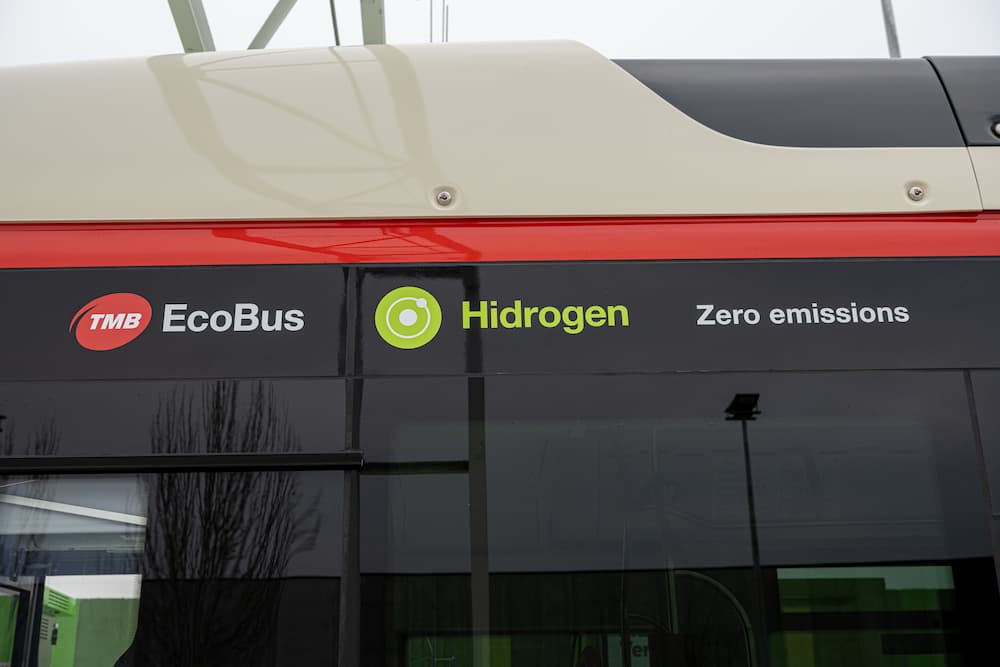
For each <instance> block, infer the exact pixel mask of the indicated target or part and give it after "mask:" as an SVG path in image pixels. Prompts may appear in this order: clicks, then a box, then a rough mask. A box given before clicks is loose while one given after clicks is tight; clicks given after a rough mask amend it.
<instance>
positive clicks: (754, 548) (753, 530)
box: [740, 419, 771, 665]
mask: <svg viewBox="0 0 1000 667" xmlns="http://www.w3.org/2000/svg"><path fill="white" fill-rule="evenodd" d="M740 426H741V427H742V430H743V466H744V469H745V470H746V478H747V505H748V509H749V510H750V551H751V554H752V557H753V571H754V578H755V579H756V580H757V601H758V603H759V606H758V611H759V613H760V627H761V633H762V635H763V639H764V641H762V642H761V643H760V645H759V650H760V656H759V661H758V662H759V664H761V665H770V664H771V658H770V655H769V654H770V650H769V646H768V642H767V620H766V619H767V606H766V605H765V604H764V571H763V569H762V568H761V566H760V545H759V544H758V540H757V507H756V503H755V502H754V493H753V471H752V469H751V467H750V437H749V435H748V433H747V420H746V419H740Z"/></svg>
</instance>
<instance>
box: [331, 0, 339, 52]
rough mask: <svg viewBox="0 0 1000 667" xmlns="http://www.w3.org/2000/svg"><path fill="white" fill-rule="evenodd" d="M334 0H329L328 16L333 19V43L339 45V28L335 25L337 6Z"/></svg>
mask: <svg viewBox="0 0 1000 667" xmlns="http://www.w3.org/2000/svg"><path fill="white" fill-rule="evenodd" d="M334 3H335V0H330V18H331V19H332V20H333V44H334V46H340V28H339V27H338V26H337V7H336V5H335V4H334Z"/></svg>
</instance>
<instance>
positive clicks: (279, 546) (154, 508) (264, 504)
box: [120, 381, 319, 667]
mask: <svg viewBox="0 0 1000 667" xmlns="http://www.w3.org/2000/svg"><path fill="white" fill-rule="evenodd" d="M151 438H152V445H153V451H154V452H155V453H158V454H163V453H193V452H210V453H239V452H243V453H251V452H295V451H298V450H299V449H300V447H299V442H298V437H297V435H296V433H295V430H294V428H293V426H292V425H291V424H290V423H289V421H288V418H287V414H286V412H285V411H284V410H283V409H282V407H281V406H280V405H279V404H278V403H277V401H276V399H275V395H274V392H273V390H272V388H271V386H270V385H269V384H265V383H262V382H254V383H241V382H239V381H218V382H208V383H205V384H204V385H203V386H202V388H201V390H200V391H194V392H192V391H187V390H182V391H176V392H174V393H173V394H172V395H171V396H170V397H169V398H168V399H167V400H164V401H163V402H162V403H161V404H160V406H159V408H158V410H157V413H156V415H155V417H154V419H153V423H152V428H151ZM149 489H150V494H149V499H150V507H149V523H148V528H147V530H148V534H147V539H146V549H145V559H144V561H145V562H144V568H143V584H142V596H141V603H140V612H139V626H138V634H137V637H136V643H135V644H134V646H133V650H132V651H130V653H131V652H134V655H132V656H131V661H130V663H131V664H135V665H154V666H155V665H171V666H174V665H189V666H192V667H194V666H201V665H204V666H205V667H208V666H209V665H211V666H212V667H216V666H218V665H235V664H239V665H264V664H272V665H273V664H275V656H274V655H272V653H273V651H274V649H273V646H274V637H273V633H274V630H275V616H276V614H277V606H278V602H279V597H280V592H281V583H280V581H279V580H278V577H280V576H281V575H282V574H283V573H284V572H285V570H286V568H287V566H288V563H289V560H290V559H291V558H292V556H293V555H294V554H295V553H297V552H298V551H299V550H302V549H304V548H308V547H309V546H310V544H311V543H312V542H313V541H314V539H315V536H316V533H317V532H318V522H319V514H318V512H317V508H316V503H317V499H315V498H314V499H312V500H309V499H303V498H300V497H298V496H297V493H296V485H295V476H294V474H293V473H287V472H254V473H197V474H193V473H179V474H163V475H157V476H153V477H151V479H150V480H149ZM120 664H128V663H124V662H123V663H120Z"/></svg>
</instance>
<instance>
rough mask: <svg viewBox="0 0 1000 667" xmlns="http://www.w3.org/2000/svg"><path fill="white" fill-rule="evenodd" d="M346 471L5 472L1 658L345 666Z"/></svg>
mask: <svg viewBox="0 0 1000 667" xmlns="http://www.w3.org/2000/svg"><path fill="white" fill-rule="evenodd" d="M342 478H343V475H342V473H320V472H308V473H305V472H303V473H291V472H260V473H211V474H209V473H184V474H180V473H177V474H161V475H143V476H138V477H136V476H125V475H116V476H96V477H50V478H8V479H5V480H3V486H2V488H0V492H2V493H0V590H2V591H4V592H6V593H7V594H6V595H3V596H0V623H3V624H5V625H4V627H5V628H6V632H5V634H4V635H3V637H5V640H3V641H0V651H2V653H0V662H2V660H3V656H5V655H7V654H8V653H9V654H10V656H9V661H10V662H11V664H13V665H16V666H17V667H26V666H28V665H31V666H32V667H34V666H35V665H39V666H41V665H44V666H46V667H48V666H52V667H56V666H59V667H69V666H72V665H80V666H82V665H120V666H125V665H154V666H156V665H177V664H191V665H199V664H200V665H224V664H241V665H276V664H287V665H330V664H334V663H335V660H336V647H337V622H338V600H339V578H340V571H341V554H342V534H341V531H340V520H341V516H342V496H343V482H342Z"/></svg>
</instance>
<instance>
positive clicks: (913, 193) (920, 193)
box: [906, 185, 924, 201]
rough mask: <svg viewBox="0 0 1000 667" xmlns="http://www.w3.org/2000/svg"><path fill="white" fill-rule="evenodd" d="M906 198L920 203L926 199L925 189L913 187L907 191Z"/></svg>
mask: <svg viewBox="0 0 1000 667" xmlns="http://www.w3.org/2000/svg"><path fill="white" fill-rule="evenodd" d="M906 196H907V197H909V198H910V199H912V200H913V201H920V200H921V199H923V198H924V189H923V188H922V187H920V186H919V185H913V186H911V187H910V189H909V190H907V191H906Z"/></svg>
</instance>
